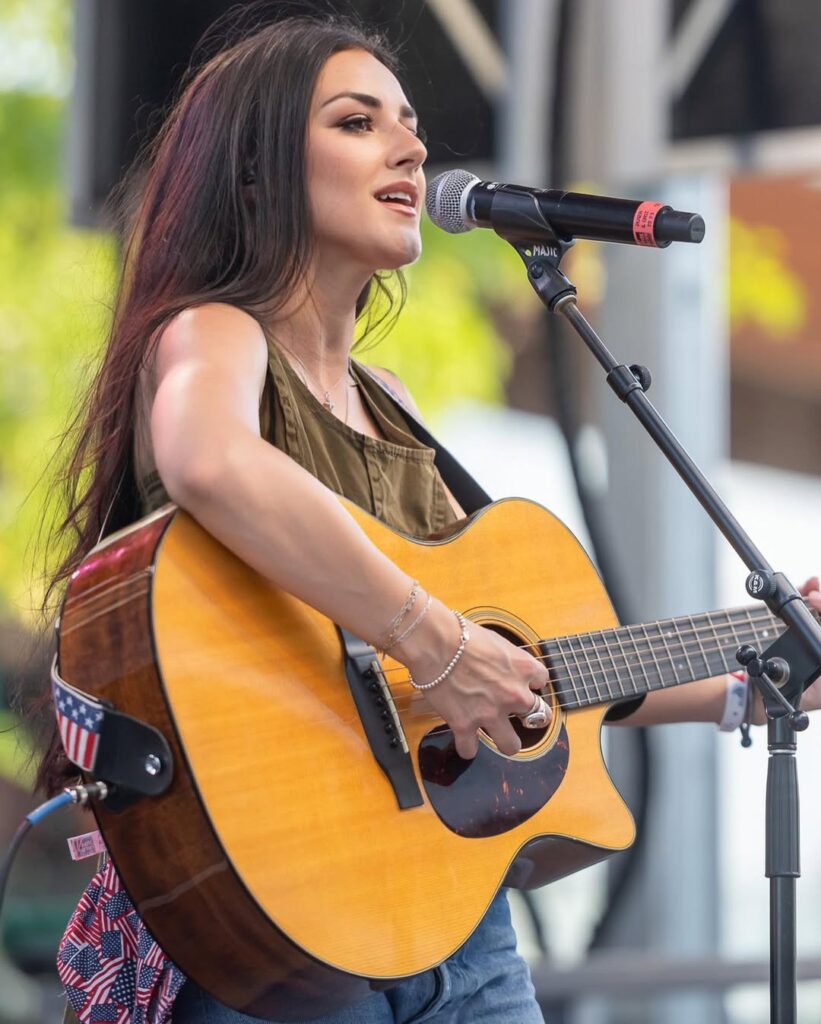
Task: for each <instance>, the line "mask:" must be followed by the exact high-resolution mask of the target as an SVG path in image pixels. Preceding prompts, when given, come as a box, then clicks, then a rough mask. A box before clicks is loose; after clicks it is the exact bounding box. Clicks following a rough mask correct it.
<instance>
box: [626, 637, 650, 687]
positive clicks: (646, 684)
mask: <svg viewBox="0 0 821 1024" xmlns="http://www.w3.org/2000/svg"><path fill="white" fill-rule="evenodd" d="M627 636H628V637H629V638H630V640H631V642H632V644H633V647H634V649H635V651H636V658H637V659H638V663H639V667H640V668H641V673H642V675H643V676H644V689H645V691H646V692H649V691H650V690H652V689H653V685H652V683H651V682H650V676H649V675H648V674H647V667H646V665H645V663H644V658H643V657H642V652H641V650H640V648H639V645H638V640H637V639H636V637H634V636H633V627H632V626H628V627H627ZM639 639H640V638H639ZM653 660H654V661H655V657H654V658H653ZM636 692H638V691H636Z"/></svg>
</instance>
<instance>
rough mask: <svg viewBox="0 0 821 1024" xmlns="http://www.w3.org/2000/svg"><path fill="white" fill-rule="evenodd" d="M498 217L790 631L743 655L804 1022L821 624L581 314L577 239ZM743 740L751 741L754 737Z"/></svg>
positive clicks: (779, 962) (786, 974) (777, 956)
mask: <svg viewBox="0 0 821 1024" xmlns="http://www.w3.org/2000/svg"><path fill="white" fill-rule="evenodd" d="M492 221H495V222H496V223H494V224H493V228H494V230H495V231H496V233H497V234H498V235H500V236H501V237H502V238H504V239H505V241H507V242H510V244H511V245H512V246H513V247H514V249H516V251H517V252H518V253H519V255H520V256H521V258H522V260H523V261H524V263H525V266H526V267H527V276H528V280H529V281H530V283H531V285H532V286H533V289H534V290H535V292H536V294H537V295H538V296H539V298H540V299H541V300H542V302H543V303H544V305H545V306H546V307H547V308H548V309H549V310H550V312H551V313H559V314H561V315H562V316H564V318H565V319H566V320H567V322H568V323H569V324H570V325H571V326H572V327H573V329H574V330H575V331H576V333H577V334H578V335H579V337H580V338H581V339H582V341H583V342H584V343H585V345H587V347H588V349H590V351H591V352H592V353H593V355H594V356H595V357H596V359H597V360H598V361H599V363H600V364H601V366H602V368H603V369H604V371H605V373H606V377H607V383H608V384H609V385H610V387H611V388H612V390H613V391H614V392H615V393H616V396H617V397H618V398H620V399H621V401H622V402H624V403H625V404H626V405H627V406H629V408H630V409H631V410H632V412H633V413H634V414H635V416H636V418H637V419H638V420H639V422H640V423H641V424H642V426H643V427H644V428H645V430H646V431H647V433H648V434H649V435H650V437H651V438H652V439H653V441H655V443H656V445H657V446H658V447H659V448H660V449H661V452H662V454H663V455H664V456H665V458H667V460H668V461H669V462H670V463H671V464H672V466H673V468H674V469H675V470H676V472H677V473H678V474H679V476H680V477H681V478H682V480H683V481H684V483H685V484H686V485H687V486H688V487H689V488H690V490H691V491H692V492H693V494H694V495H695V496H696V498H697V499H698V501H699V502H700V504H701V505H702V507H703V508H704V509H705V511H706V512H707V514H708V515H709V516H710V518H711V519H712V520H713V522H714V523H715V524H716V526H717V527H718V528H719V530H720V531H721V532H722V533H723V534H724V536H725V538H726V539H727V541H728V542H729V543H730V544H731V545H732V547H733V548H734V550H735V551H736V553H737V554H738V556H739V558H741V560H742V561H743V562H744V564H745V565H746V566H747V568H748V569H749V570H750V572H749V575H748V577H747V581H746V586H747V592H748V593H749V594H750V596H751V597H754V598H757V599H759V600H761V601H763V602H764V603H765V604H766V605H767V607H768V608H769V609H770V611H772V612H773V614H775V615H777V616H778V617H779V618H780V619H781V620H782V622H783V623H784V624H785V626H786V627H787V628H786V631H785V632H784V633H782V634H781V636H780V637H778V639H777V640H776V641H775V643H773V644H772V645H771V646H770V647H768V648H767V649H766V650H765V651H762V652H758V651H756V650H754V649H753V648H752V647H750V646H749V645H744V646H743V647H741V648H739V650H738V652H737V655H736V657H737V658H738V661H739V663H740V664H742V665H744V666H745V668H746V670H747V673H748V675H749V676H750V679H751V680H752V682H753V683H754V684H755V685H756V686H757V687H758V688H759V690H760V691H761V693H762V696H763V700H764V709H765V711H766V714H767V722H768V727H767V732H768V737H767V738H768V747H769V751H770V758H769V764H768V774H767V798H766V866H765V874H766V877H767V878H769V879H770V1020H771V1022H772V1024H795V1021H796V1006H797V1000H796V995H797V993H796V987H797V972H796V942H795V880H796V878H798V877H799V876H800V874H801V872H800V866H799V817H798V779H797V773H796V765H795V755H796V733H797V732H800V731H802V730H804V729H806V728H807V725H808V724H809V719H808V717H807V715H806V713H805V712H803V711H801V710H799V705H800V701H801V696H802V694H803V692H804V690H805V689H806V688H807V687H808V686H809V685H810V684H811V683H812V682H813V680H814V679H815V678H816V677H817V676H818V675H819V673H821V628H819V625H818V623H817V622H816V621H815V619H814V618H813V616H812V614H811V613H810V611H809V610H808V609H807V607H806V605H805V604H804V602H803V600H802V599H801V595H800V594H799V593H798V591H797V590H796V589H795V587H794V586H793V585H792V584H791V583H790V582H789V580H788V579H787V578H786V576H784V575H783V573H780V572H775V571H774V570H773V569H772V567H771V566H770V564H769V562H768V561H767V560H766V559H765V558H764V555H763V554H762V553H761V552H760V551H759V550H758V548H757V547H756V546H755V545H754V544H753V542H752V540H751V539H750V538H749V537H748V536H747V534H746V533H745V531H744V530H743V529H742V527H741V525H740V524H739V523H738V521H737V520H736V519H735V517H734V516H733V514H732V513H731V512H730V510H729V509H728V508H727V506H726V505H725V504H724V502H723V501H722V500H721V498H720V497H719V496H718V494H717V493H716V492H715V491H714V490H713V488H712V486H711V485H710V483H709V482H708V480H707V478H706V477H705V476H704V474H703V473H702V472H701V470H700V469H699V468H698V466H697V465H696V464H695V462H694V461H693V460H692V459H691V458H690V456H689V455H688V454H687V452H686V451H685V449H684V448H683V446H682V445H681V443H680V442H679V440H678V439H677V438H676V436H675V435H674V434H673V432H672V431H671V430H670V428H669V427H668V426H667V424H666V423H665V422H664V420H663V419H662V417H661V416H660V415H659V413H658V411H657V410H656V408H655V407H654V406H653V404H652V403H651V402H650V400H649V399H648V398H647V396H646V394H645V392H646V391H647V389H648V388H649V386H650V373H649V372H648V370H647V369H646V367H643V366H625V365H623V364H621V363H617V362H616V360H615V359H614V357H613V356H612V354H611V353H610V352H609V350H608V349H607V347H606V346H605V345H604V343H603V342H602V340H601V339H600V338H599V336H598V335H597V334H596V332H595V331H594V330H593V328H592V327H591V325H590V324H589V323H588V322H587V320H586V319H585V317H584V316H583V315H582V313H581V312H580V310H579V308H578V306H577V304H576V288H575V286H574V285H573V284H571V282H570V281H568V279H567V278H566V277H565V276H564V274H563V273H562V272H561V270H560V269H559V264H560V263H561V260H562V257H563V256H564V254H565V253H566V252H567V250H568V249H569V248H570V247H571V246H572V245H573V241H572V240H568V239H563V238H560V237H559V236H558V235H557V234H556V232H555V231H554V230H553V228H552V226H551V225H550V223H549V222H548V221H547V220H546V219H545V217H544V216H543V215H542V214H541V211H540V210H539V209H538V207H537V206H536V205H535V204H534V208H533V210H531V211H530V213H529V215H526V216H524V215H522V213H521V206H517V204H516V203H515V202H511V203H509V204H508V203H507V201H506V196H505V195H504V192H503V191H502V190H500V191H499V192H498V193H497V194H496V196H495V197H494V202H493V209H492ZM534 229H535V230H534ZM534 236H535V238H536V239H537V240H534ZM545 239H547V241H545ZM744 742H745V745H749V737H748V736H746V735H745V737H744Z"/></svg>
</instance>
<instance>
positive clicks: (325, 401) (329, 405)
mask: <svg viewBox="0 0 821 1024" xmlns="http://www.w3.org/2000/svg"><path fill="white" fill-rule="evenodd" d="M288 351H289V352H291V350H290V349H289V350H288ZM291 355H292V356H293V357H294V359H296V361H297V362H298V363H299V365H300V367H301V368H302V373H301V374H300V376H301V377H302V383H303V384H304V385H305V387H306V388H307V389H308V390H309V391H313V388H312V387H311V385H310V384H309V383H308V377H309V376H310V374H309V373H308V368H307V367H306V365H305V363H303V362H302V360H301V359H300V358H299V356H298V355H297V354H296V352H291ZM345 376H348V377H350V378H351V381H350V383H349V385H348V387H347V388H346V389H345V420H344V422H345V424H347V422H348V410H349V406H350V389H351V388H355V387H357V383H356V380H355V379H354V377H353V375H352V374H351V357H350V356H348V361H347V363H346V364H345V369H344V371H343V372H342V374H341V375H340V376H339V377H338V378H337V379H336V381H334V383H333V384H331V385H330V387H328V388H323V386H322V384H321V383H318V382H314V383H315V386H316V387H318V389H319V390H320V391H321V392H322V405H323V406H324V407H325V408H326V409H327V410H328V412H331V413H332V412H333V411H334V409H335V408H336V406H335V405H334V403H333V402H332V401H331V392H332V391H334V390H335V389H336V388H337V387H339V384H340V382H341V381H342V378H343V377H345Z"/></svg>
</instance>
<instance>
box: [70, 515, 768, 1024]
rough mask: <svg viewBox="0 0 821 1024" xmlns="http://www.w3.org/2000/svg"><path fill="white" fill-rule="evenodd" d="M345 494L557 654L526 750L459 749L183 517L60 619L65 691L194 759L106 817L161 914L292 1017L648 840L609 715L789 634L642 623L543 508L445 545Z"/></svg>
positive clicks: (182, 943)
mask: <svg viewBox="0 0 821 1024" xmlns="http://www.w3.org/2000/svg"><path fill="white" fill-rule="evenodd" d="M340 500H343V499H340ZM343 504H344V505H345V507H346V508H347V510H348V512H349V513H350V514H351V515H352V516H353V517H354V518H355V519H356V521H357V522H358V523H359V525H360V526H361V527H362V528H363V529H364V531H365V532H366V534H367V535H368V536H369V537H370V538H371V540H372V541H373V542H374V543H375V544H376V545H377V546H378V547H379V548H380V549H381V550H382V551H384V552H385V553H386V554H387V555H388V556H389V557H390V558H391V559H392V560H393V561H394V562H396V563H397V564H398V565H400V566H401V567H402V568H403V569H404V570H405V571H406V572H408V573H409V574H410V575H411V576H412V577H414V578H417V579H419V580H420V581H421V582H422V585H423V586H424V587H425V588H426V589H429V590H430V591H432V592H433V593H434V594H436V595H437V597H439V598H441V599H442V600H443V601H444V602H445V603H447V604H448V605H449V606H450V607H452V608H456V609H458V610H460V611H461V612H462V613H463V614H464V615H465V616H466V617H467V618H468V619H471V620H473V621H475V622H478V623H481V624H483V625H485V626H489V627H491V628H493V629H496V630H499V631H500V632H501V633H503V634H504V635H506V636H507V637H509V638H511V639H512V640H514V641H515V642H517V643H521V644H526V645H530V649H531V650H533V651H534V653H536V654H537V656H538V657H541V658H544V660H545V662H546V664H547V666H548V667H549V669H550V673H551V680H552V685H551V688H550V691H549V693H548V694H546V698H547V699H548V700H549V702H550V703H551V705H552V707H553V710H554V716H553V721H552V722H551V724H550V725H549V727H547V728H546V729H544V730H538V731H530V730H525V729H521V730H520V735H521V736H522V739H523V747H522V750H521V752H520V753H518V754H516V755H515V756H513V757H509V756H505V755H502V754H501V753H500V752H499V751H498V750H497V749H495V747H494V744H493V742H492V740H491V739H490V738H489V737H482V740H481V742H480V745H479V753H478V755H477V757H476V758H475V759H474V760H472V761H465V760H463V759H461V758H460V757H459V756H458V754H457V753H456V750H455V748H454V744H453V737H452V734H451V733H450V731H449V730H448V728H447V727H446V726H445V724H444V723H443V722H442V720H441V719H440V718H438V717H437V715H436V714H435V712H434V711H433V709H432V708H431V706H430V705H429V704H428V703H427V701H426V700H425V697H424V695H423V694H421V693H419V692H418V691H415V690H414V689H413V688H412V687H411V685H410V683H409V681H408V673H407V670H406V669H405V668H404V667H403V666H402V665H401V664H399V663H397V662H395V661H392V660H391V659H390V658H387V659H385V661H384V662H383V661H380V660H378V659H377V658H376V656H375V654H374V652H373V650H372V649H371V648H369V647H367V645H365V644H363V643H361V642H360V641H358V640H357V639H356V638H355V637H352V636H350V635H349V634H346V633H344V632H342V631H340V630H339V629H337V627H336V626H335V625H334V623H332V622H331V621H329V620H328V619H326V618H325V617H324V616H322V615H321V614H320V613H319V612H317V611H315V610H314V609H313V608H311V607H309V606H307V605H305V604H303V603H302V602H301V601H299V600H298V599H296V598H295V597H293V596H291V595H290V594H288V593H285V592H284V591H282V590H280V589H279V588H278V587H276V586H275V585H274V584H273V583H271V582H270V581H268V580H266V579H264V578H262V577H261V576H260V575H258V574H257V573H255V572H254V571H253V570H252V569H250V568H249V567H248V566H247V565H246V564H245V563H243V562H242V561H240V559H238V558H237V557H235V556H234V555H233V554H232V553H231V552H229V551H228V550H227V549H226V548H225V547H224V546H222V545H221V544H220V543H219V542H218V541H217V540H215V539H214V538H213V537H211V536H210V535H209V534H208V533H206V532H205V531H204V530H203V529H202V528H201V527H200V526H199V525H198V524H197V523H196V522H195V520H194V519H192V518H191V517H190V516H189V515H187V514H186V513H184V512H183V511H181V510H179V509H177V508H176V506H173V505H168V506H165V507H164V508H162V509H160V510H159V511H157V512H156V513H154V514H153V515H150V516H148V517H146V518H145V519H143V520H141V521H140V522H138V523H136V524H135V525H133V526H132V527H130V528H128V529H126V530H124V531H121V532H120V533H118V534H115V535H113V536H111V537H109V538H108V539H106V540H105V541H104V542H103V543H102V544H100V545H98V546H97V547H96V548H95V549H94V551H93V552H92V553H91V554H90V555H89V556H88V558H87V559H86V560H85V561H84V563H83V564H82V566H81V567H80V568H79V569H78V570H77V571H76V572H75V573H74V574H73V577H72V579H71V581H70V584H69V587H68V591H67V595H66V598H65V602H64V606H63V609H62V614H61V620H60V630H59V657H60V666H61V673H62V675H63V677H64V678H65V679H67V680H68V681H69V682H70V683H72V684H73V685H74V686H76V687H77V688H79V689H80V690H82V691H85V692H86V693H89V694H92V695H94V696H96V697H98V698H104V699H105V700H107V701H110V702H111V704H113V705H114V707H115V708H117V709H118V710H120V711H123V712H125V713H127V714H129V715H132V716H134V717H136V718H139V719H141V720H142V721H144V722H147V723H149V724H150V725H152V726H154V727H156V728H157V729H159V730H160V731H161V732H162V733H163V735H164V736H165V738H166V739H167V741H168V743H169V744H170V747H171V750H172V753H173V757H174V765H175V770H174V778H173V781H172V783H171V786H170V788H169V789H168V790H167V791H166V792H165V793H164V794H163V795H162V796H159V797H156V798H153V799H142V800H139V801H137V802H135V803H132V804H131V805H129V806H127V807H126V808H125V809H123V810H120V811H114V810H111V809H109V808H107V807H106V806H105V805H100V806H97V807H96V808H95V814H96V816H97V820H98V823H99V827H100V829H101V831H102V834H103V837H104V839H105V842H106V845H107V847H108V849H109V851H110V854H111V856H112V858H113V861H114V864H115V866H116V867H117V869H118V871H119V873H120V875H121V877H122V879H123V882H124V884H125V886H126V888H127V890H128V892H129V895H130V896H131V898H132V901H133V903H134V905H135V907H136V909H137V911H138V912H139V914H140V915H141V916H142V918H143V919H144V920H145V922H146V924H147V925H148V927H149V928H150V930H151V931H152V932H153V934H154V936H155V938H156V939H157V941H158V942H159V943H160V945H161V946H162V947H163V948H164V949H165V950H166V952H167V953H168V954H169V955H170V956H171V958H172V959H173V960H174V961H175V962H176V963H177V964H178V966H179V967H180V968H181V969H182V970H183V971H184V972H185V973H186V974H187V975H188V976H189V977H191V978H193V979H194V980H195V981H196V982H197V983H198V984H199V985H201V986H202V987H203V988H205V989H206V990H207V991H209V992H210V993H212V994H213V995H214V996H215V997H216V998H218V999H219V1000H221V1001H222V1002H224V1003H226V1004H228V1005H229V1006H231V1007H234V1008H236V1009H238V1010H242V1011H245V1012H247V1013H251V1014H253V1015H256V1016H262V1017H273V1018H275V1019H277V1020H279V1019H283V1020H304V1019H310V1018H313V1017H316V1016H319V1015H321V1014H324V1013H329V1012H331V1011H333V1010H335V1009H337V1008H339V1007H341V1006H342V1005H345V1004H348V1003H352V1002H354V1001H356V1000H357V999H361V998H363V997H364V996H365V995H366V994H367V993H368V991H370V990H371V989H372V988H378V987H388V986H390V985H391V984H392V983H394V982H395V981H396V980H397V979H401V978H404V977H407V976H409V975H413V974H417V973H419V972H421V971H424V970H426V969H428V968H430V967H432V966H434V965H436V964H438V963H440V962H441V961H442V960H444V959H446V958H447V957H448V956H449V955H450V954H451V953H453V952H454V951H455V950H456V949H458V948H459V947H460V946H461V945H462V944H463V943H464V942H465V941H466V940H467V938H468V937H469V936H470V934H471V932H472V931H473V930H474V929H475V928H476V926H477V924H478V922H479V921H480V920H481V918H482V915H483V913H484V912H485V910H486V909H487V907H488V905H489V904H490V902H491V900H492V899H493V897H494V895H495V893H496V892H497V890H498V889H499V887H500V886H501V885H512V886H518V887H523V888H532V887H536V886H541V885H544V884H545V883H547V882H550V881H552V880H554V879H556V878H559V877H561V876H563V875H566V874H568V873H570V872H572V871H576V870H578V869H579V868H582V867H585V866H587V865H589V864H592V863H594V862H596V861H599V860H601V859H602V858H604V857H606V856H608V855H609V854H611V853H613V852H614V851H617V850H623V849H624V848H625V847H627V846H629V845H630V843H631V842H632V840H633V836H634V825H633V820H632V818H631V816H630V813H629V811H628V810H627V808H626V806H625V805H624V803H623V802H622V800H621V798H620V797H619V794H618V793H617V791H616V789H615V787H614V786H613V783H612V782H611V780H610V777H609V775H608V773H607V770H606V768H605V765H604V761H603V759H602V755H601V748H600V736H599V734H600V730H601V726H602V719H603V718H604V715H605V712H606V711H607V709H608V707H609V706H610V704H611V703H612V702H613V701H619V700H623V699H625V698H629V697H634V696H636V695H639V694H643V693H647V692H648V691H651V690H657V689H661V688H662V687H668V686H674V685H678V684H681V683H686V682H689V681H691V680H695V679H699V678H702V677H705V676H711V675H715V674H717V673H721V672H724V671H727V670H731V669H733V668H735V667H736V662H735V651H736V649H737V648H738V647H739V645H740V644H742V643H745V642H750V643H754V644H757V645H760V646H763V647H766V646H767V645H768V644H769V643H770V642H771V641H772V639H773V638H774V637H775V636H776V635H777V634H778V633H780V632H781V630H782V628H783V627H782V625H781V623H780V622H779V621H778V620H777V619H775V618H774V617H773V616H771V614H770V613H769V611H768V610H767V609H766V608H764V607H763V606H760V607H754V608H741V609H735V610H729V611H719V612H711V613H708V614H700V615H694V616H686V617H683V618H676V619H669V620H666V621H662V622H652V623H647V624H642V625H633V626H624V627H618V626H617V623H616V621H615V616H614V613H613V609H612V607H611V605H610V602H609V600H608V598H607V594H606V593H605V591H604V588H603V586H602V584H601V582H600V580H599V578H598V576H597V574H596V571H595V569H594V567H593V565H592V564H591V562H590V560H589V559H588V557H587V555H586V554H585V552H584V551H583V549H582V548H581V546H580V545H579V544H578V543H577V541H576V540H575V538H574V537H573V535H572V534H571V533H570V532H569V531H568V530H567V529H566V527H564V526H563V524H562V523H561V522H559V520H557V519H556V518H555V517H554V516H552V515H551V514H550V513H549V512H547V511H546V510H545V509H544V508H542V507H541V506H540V505H537V504H535V503H532V502H529V501H524V500H519V499H510V500H504V501H499V502H496V503H494V504H492V505H490V506H488V507H487V508H485V509H483V510H482V511H481V512H479V513H477V514H476V515H475V516H473V517H472V518H471V519H470V520H467V521H464V520H463V521H461V522H460V523H457V524H456V525H455V527H454V528H453V529H452V531H451V532H450V533H449V534H446V535H445V534H443V535H439V536H436V537H432V538H429V539H427V540H424V541H419V540H415V539H412V538H410V537H408V536H405V535H402V534H400V533H398V532H395V531H394V530H392V529H390V528H389V527H387V526H385V525H384V524H383V523H382V522H380V521H378V520H377V519H375V518H372V517H371V516H369V515H368V514H367V513H364V512H362V511H361V510H360V509H358V508H357V507H356V506H354V505H352V504H350V503H349V502H346V501H343ZM513 722H514V725H516V726H518V721H517V720H516V719H513Z"/></svg>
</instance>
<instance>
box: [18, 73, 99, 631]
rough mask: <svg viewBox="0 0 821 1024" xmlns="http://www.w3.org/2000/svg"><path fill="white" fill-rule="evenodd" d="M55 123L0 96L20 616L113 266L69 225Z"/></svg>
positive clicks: (25, 97)
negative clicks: (51, 466)
mask: <svg viewBox="0 0 821 1024" xmlns="http://www.w3.org/2000/svg"><path fill="white" fill-rule="evenodd" d="M64 119H65V104H64V103H63V102H62V101H61V100H59V99H57V98H55V97H51V96H44V95H36V94H30V93H25V92H11V93H3V94H0V611H6V612H8V611H9V610H10V606H13V607H14V608H15V610H16V613H17V614H18V615H19V616H20V617H22V618H24V619H25V618H28V617H29V616H30V614H31V610H32V605H33V604H36V602H37V600H38V597H37V590H38V587H37V586H36V585H35V592H34V594H33V595H31V596H30V595H29V575H30V570H29V569H28V568H27V563H28V565H29V566H30V565H31V559H32V556H33V552H32V546H31V542H32V541H33V539H34V538H35V537H36V535H37V533H38V527H39V526H40V523H41V520H42V515H43V506H44V502H45V498H46V496H47V490H46V489H47V487H48V482H49V481H48V477H47V476H46V477H45V478H43V479H41V477H43V472H44V470H45V468H46V465H47V462H48V459H49V457H50V456H51V455H53V454H55V452H56V451H57V446H58V440H59V437H60V434H61V432H62V430H63V429H64V427H65V425H66V422H67V418H68V413H69V409H70V407H71V405H72V403H73V400H74V398H75V396H76V395H77V394H78V393H79V392H80V391H81V390H82V387H83V384H84V381H85V380H86V379H87V375H88V365H89V361H90V360H91V359H93V355H94V352H95V350H96V349H97V347H98V346H99V343H100V339H101V338H102V337H103V332H104V329H105V322H106V320H107V318H108V312H107V308H106V306H107V304H108V303H109V302H110V299H111V290H112V287H113V280H114V277H113V274H114V269H115V264H114V246H113V244H112V242H111V240H110V239H108V238H106V237H105V236H103V235H100V234H95V233H93V232H86V231H79V230H74V229H71V228H69V227H68V226H67V225H66V212H65V207H66V203H65V189H64V185H63V169H62V160H61V152H62V145H61V139H62V129H63V124H64ZM38 481H39V482H38ZM35 571H36V570H35Z"/></svg>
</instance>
